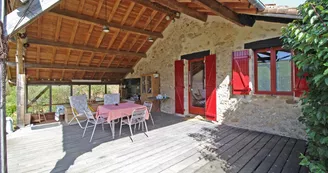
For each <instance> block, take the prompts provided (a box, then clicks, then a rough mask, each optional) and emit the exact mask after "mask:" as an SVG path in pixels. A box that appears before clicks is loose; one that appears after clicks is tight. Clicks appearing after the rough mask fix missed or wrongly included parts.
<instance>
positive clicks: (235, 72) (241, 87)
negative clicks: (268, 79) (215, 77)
mask: <svg viewBox="0 0 328 173" xmlns="http://www.w3.org/2000/svg"><path fill="white" fill-rule="evenodd" d="M254 68H256V67H254ZM231 85H232V94H235V95H248V94H249V92H250V90H251V89H250V88H249V51H248V50H242V51H236V52H233V53H232V80H231Z"/></svg>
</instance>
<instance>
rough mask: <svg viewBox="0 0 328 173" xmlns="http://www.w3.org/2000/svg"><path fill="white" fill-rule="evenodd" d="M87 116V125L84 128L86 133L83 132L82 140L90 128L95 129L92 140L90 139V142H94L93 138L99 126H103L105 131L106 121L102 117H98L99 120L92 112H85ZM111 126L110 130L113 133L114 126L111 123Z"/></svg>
mask: <svg viewBox="0 0 328 173" xmlns="http://www.w3.org/2000/svg"><path fill="white" fill-rule="evenodd" d="M84 113H85V115H86V116H87V123H86V125H85V127H84V131H83V135H82V138H83V137H84V135H85V132H86V131H87V128H89V127H93V131H92V134H91V138H90V141H89V142H91V141H92V138H93V135H94V133H95V130H96V127H97V125H98V124H101V126H102V130H103V131H104V124H106V122H107V121H106V119H105V118H103V117H101V116H98V117H97V119H96V118H95V117H94V116H93V113H92V112H91V111H84ZM89 123H90V124H92V125H91V126H88V124H89ZM108 124H109V126H110V129H111V131H112V126H111V123H108Z"/></svg>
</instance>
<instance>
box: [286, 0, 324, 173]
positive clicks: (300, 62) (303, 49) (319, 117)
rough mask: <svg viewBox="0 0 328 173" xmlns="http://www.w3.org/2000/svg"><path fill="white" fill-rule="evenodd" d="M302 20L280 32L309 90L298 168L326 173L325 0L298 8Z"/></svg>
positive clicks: (314, 0)
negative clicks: (304, 147)
mask: <svg viewBox="0 0 328 173" xmlns="http://www.w3.org/2000/svg"><path fill="white" fill-rule="evenodd" d="M298 10H299V13H300V15H301V16H302V20H295V21H294V22H292V23H290V24H288V26H287V27H286V28H284V29H283V36H282V39H283V42H284V47H286V48H288V49H291V50H294V53H295V56H294V57H293V61H294V62H295V64H296V66H297V68H298V69H299V71H300V73H299V74H298V75H299V76H304V74H308V75H306V80H307V83H308V85H309V91H308V92H306V93H305V94H304V95H303V97H302V99H301V101H302V113H303V115H302V116H301V117H300V121H301V122H303V123H304V124H305V125H306V132H307V135H308V150H307V153H306V155H305V156H303V155H302V156H301V158H302V161H301V163H300V164H301V165H304V166H307V167H309V169H310V171H311V172H319V173H320V172H322V173H324V172H328V47H327V46H328V1H327V0H307V1H306V2H305V3H304V4H302V5H300V6H299V7H298Z"/></svg>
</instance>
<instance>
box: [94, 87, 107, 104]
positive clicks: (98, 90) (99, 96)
mask: <svg viewBox="0 0 328 173" xmlns="http://www.w3.org/2000/svg"><path fill="white" fill-rule="evenodd" d="M104 94H105V85H91V98H92V99H94V100H96V101H102V100H104Z"/></svg>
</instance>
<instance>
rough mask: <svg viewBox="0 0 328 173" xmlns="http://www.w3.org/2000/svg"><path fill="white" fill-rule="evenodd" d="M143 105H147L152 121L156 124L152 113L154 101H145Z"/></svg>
mask: <svg viewBox="0 0 328 173" xmlns="http://www.w3.org/2000/svg"><path fill="white" fill-rule="evenodd" d="M143 105H144V106H146V107H147V110H148V113H149V117H150V119H151V122H152V123H153V125H155V123H154V119H153V116H152V115H151V109H152V107H153V102H150V101H145V102H144V104H143Z"/></svg>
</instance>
